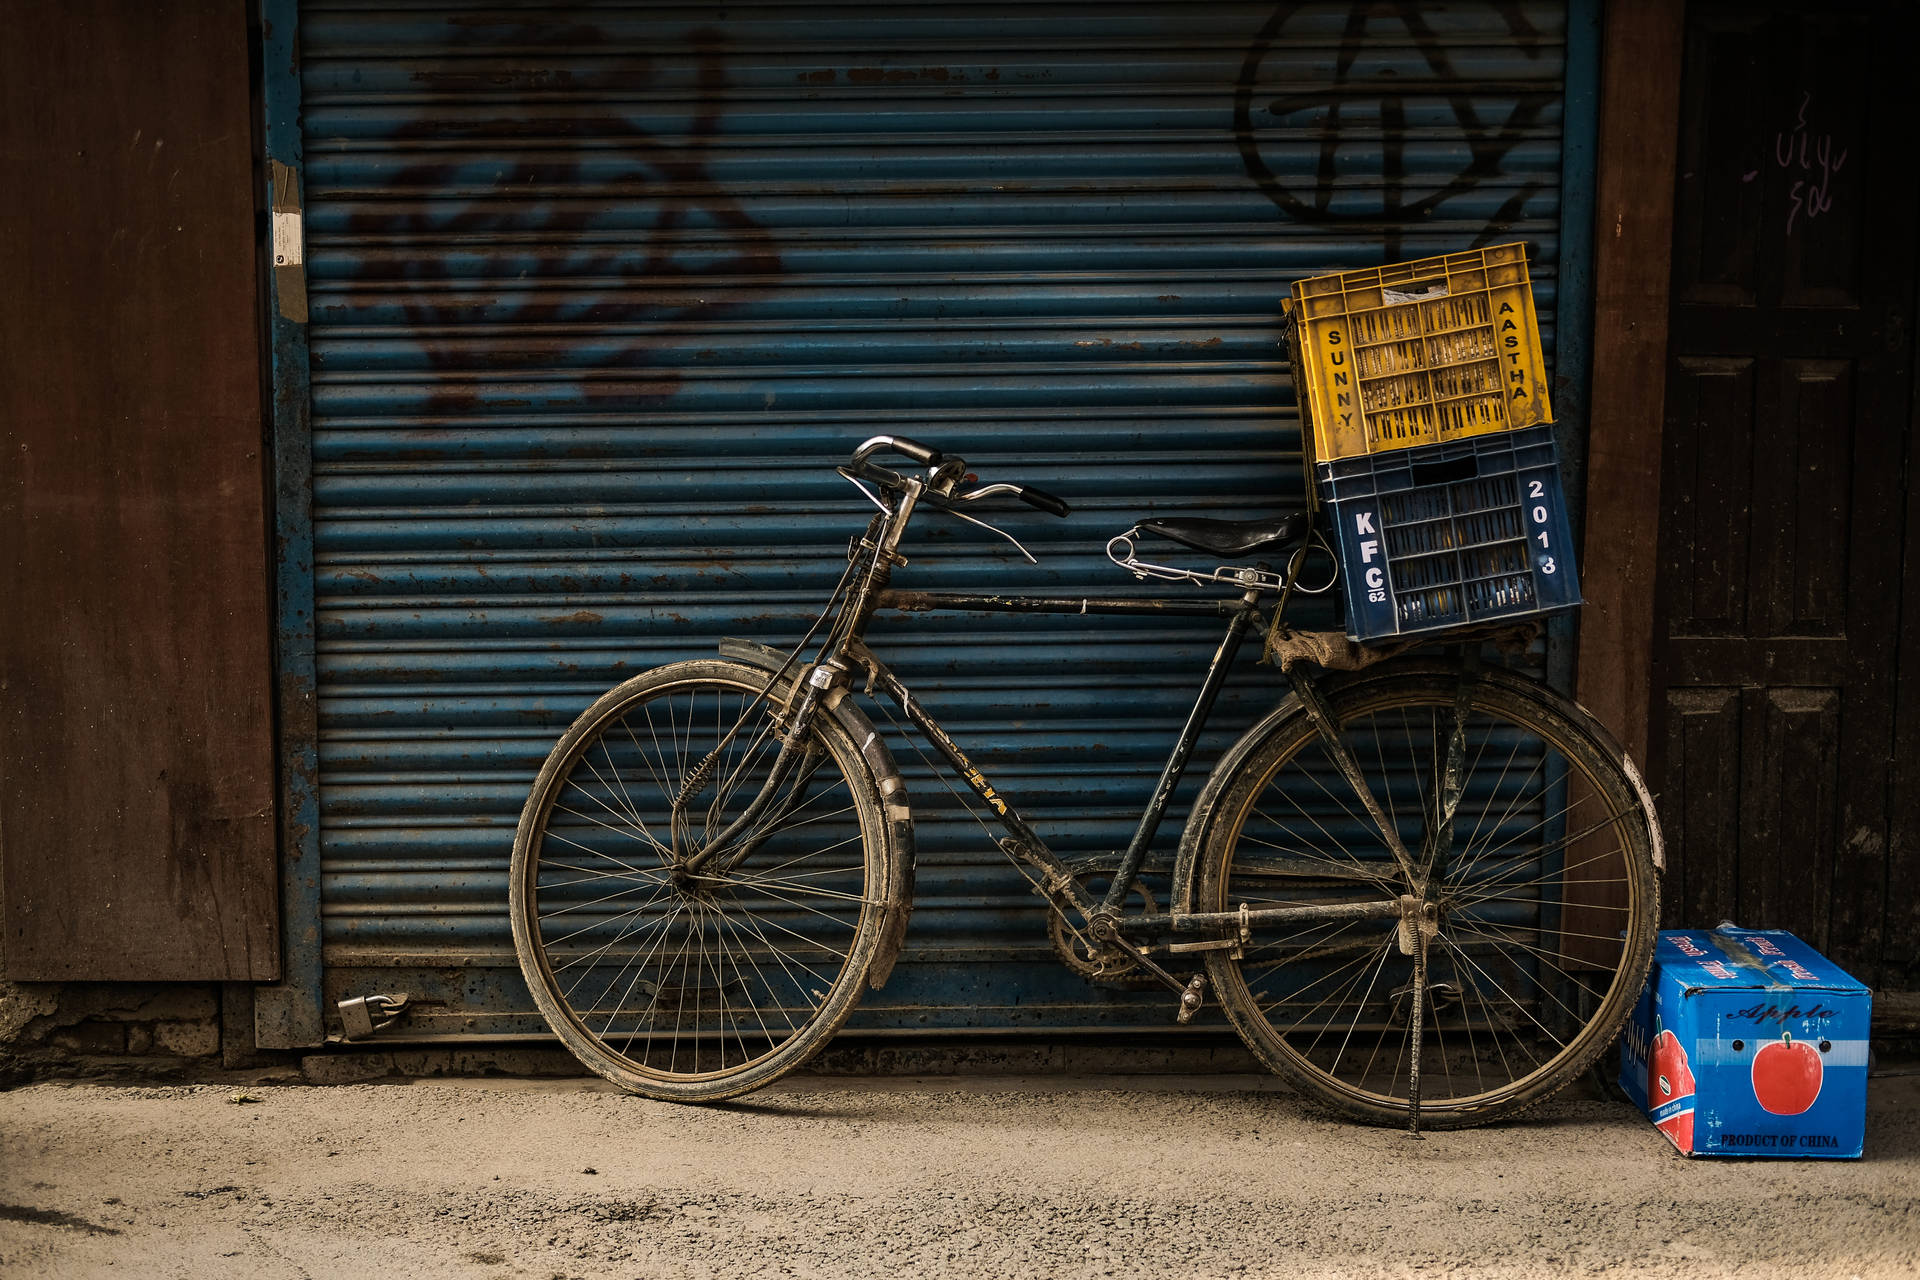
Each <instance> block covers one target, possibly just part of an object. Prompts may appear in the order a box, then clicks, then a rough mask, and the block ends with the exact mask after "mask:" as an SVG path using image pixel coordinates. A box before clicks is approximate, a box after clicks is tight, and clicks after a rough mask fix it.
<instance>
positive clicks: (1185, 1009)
mask: <svg viewBox="0 0 1920 1280" xmlns="http://www.w3.org/2000/svg"><path fill="white" fill-rule="evenodd" d="M1206 989H1207V975H1206V974H1204V973H1196V974H1194V975H1193V981H1192V982H1189V983H1188V984H1187V986H1186V989H1185V990H1184V991H1182V992H1181V993H1180V1013H1179V1015H1178V1021H1179V1023H1180V1025H1181V1026H1185V1025H1186V1024H1187V1023H1189V1022H1192V1021H1193V1015H1194V1014H1196V1013H1198V1012H1200V1006H1201V1004H1202V1003H1204V1002H1205V996H1204V995H1203V993H1204V992H1205V991H1206Z"/></svg>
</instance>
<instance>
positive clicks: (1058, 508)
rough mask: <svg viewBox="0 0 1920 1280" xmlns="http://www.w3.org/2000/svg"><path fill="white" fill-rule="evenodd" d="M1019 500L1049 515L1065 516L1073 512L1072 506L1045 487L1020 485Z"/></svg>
mask: <svg viewBox="0 0 1920 1280" xmlns="http://www.w3.org/2000/svg"><path fill="white" fill-rule="evenodd" d="M1020 501H1022V502H1024V503H1026V504H1027V505H1028V506H1030V507H1036V508H1038V509H1039V510H1041V511H1044V512H1046V513H1047V514H1048V515H1050V516H1060V517H1062V518H1065V517H1066V516H1070V515H1072V514H1073V508H1072V507H1070V506H1068V505H1067V504H1066V503H1065V502H1063V501H1061V500H1060V499H1059V498H1056V497H1054V496H1053V495H1052V494H1050V493H1048V492H1047V491H1046V490H1045V489H1036V488H1034V487H1033V486H1032V485H1030V484H1023V485H1021V486H1020Z"/></svg>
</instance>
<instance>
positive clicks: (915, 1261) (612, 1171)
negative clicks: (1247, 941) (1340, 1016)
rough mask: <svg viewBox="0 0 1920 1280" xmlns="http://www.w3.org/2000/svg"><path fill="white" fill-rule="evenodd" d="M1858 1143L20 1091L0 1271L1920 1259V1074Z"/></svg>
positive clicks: (1052, 1080)
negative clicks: (1729, 1148)
mask: <svg viewBox="0 0 1920 1280" xmlns="http://www.w3.org/2000/svg"><path fill="white" fill-rule="evenodd" d="M1868 1132H1869V1135H1870V1136H1869V1139H1868V1149H1867V1157H1866V1159H1864V1160H1860V1161H1813V1160H1805V1161H1792V1160H1789V1161H1719V1162H1707V1161H1687V1160H1683V1159H1681V1158H1679V1157H1678V1156H1676V1155H1674V1154H1673V1152H1672V1151H1671V1150H1670V1149H1669V1148H1668V1146H1667V1145H1666V1143H1665V1141H1664V1140H1663V1139H1662V1138H1661V1137H1660V1136H1659V1135H1658V1134H1656V1133H1655V1132H1654V1130H1653V1129H1652V1128H1650V1127H1649V1126H1648V1125H1647V1124H1646V1122H1645V1121H1644V1120H1643V1119H1641V1118H1640V1117H1639V1116H1638V1115H1637V1114H1636V1113H1635V1112H1633V1111H1631V1110H1630V1109H1629V1108H1628V1107H1627V1106H1626V1105H1625V1104H1624V1103H1617V1102H1612V1101H1606V1100H1602V1099H1600V1098H1597V1097H1592V1096H1587V1097H1582V1096H1578V1091H1576V1092H1575V1095H1574V1096H1568V1097H1564V1098H1563V1099H1561V1100H1557V1101H1555V1102H1553V1103H1550V1104H1548V1105H1547V1106H1546V1107H1544V1108H1542V1109H1541V1110H1540V1112H1539V1113H1538V1115H1537V1116H1535V1117H1530V1118H1528V1119H1527V1120H1525V1121H1524V1122H1520V1123H1515V1124H1511V1125H1508V1126H1505V1127H1502V1128H1498V1129H1480V1130H1471V1131H1467V1132H1460V1133H1445V1134H1435V1135H1432V1136H1430V1137H1429V1138H1427V1139H1426V1140H1425V1141H1421V1142H1414V1141H1410V1140H1409V1139H1408V1138H1407V1137H1406V1136H1405V1135H1403V1134H1400V1133H1396V1132H1392V1131H1386V1130H1378V1129H1363V1128H1356V1127H1353V1126H1350V1125H1347V1124H1344V1123H1340V1122H1337V1121H1334V1120H1332V1119H1330V1118H1328V1117H1326V1116H1323V1115H1320V1114H1317V1113H1315V1112H1313V1111H1311V1110H1309V1109H1308V1108H1306V1107H1305V1106H1304V1105H1302V1104H1301V1103H1299V1102H1298V1101H1296V1100H1295V1099H1293V1098H1292V1097H1290V1096H1289V1095H1287V1094H1286V1093H1285V1092H1284V1091H1282V1090H1281V1089H1280V1088H1279V1087H1278V1086H1277V1084H1276V1083H1275V1082H1273V1081H1271V1080H1269V1079H1267V1078H1264V1077H1260V1078H1254V1077H1208V1078H1195V1077H1137V1076H1135V1077H1101V1078H1079V1079H1071V1078H1059V1077H1049V1078H1015V1079H1004V1078H1003V1079H997V1080H996V1079H981V1078H975V1079H972V1080H969V1081H966V1082H958V1081H955V1080H953V1079H950V1078H949V1079H886V1080H863V1081H839V1080H829V1079H823V1078H819V1077H813V1078H807V1077H800V1078H795V1079H793V1080H790V1081H788V1082H786V1083H784V1084H782V1085H779V1086H776V1087H774V1088H772V1089H769V1090H766V1091H764V1092H762V1093H760V1094H757V1095H754V1096H753V1097H752V1098H751V1099H750V1100H748V1101H745V1102H741V1103H735V1104H729V1105H725V1106H717V1107H708V1108H690V1107H678V1106H669V1105H663V1104H658V1103H651V1102H646V1101H642V1100H639V1099H635V1098H630V1097H626V1096H624V1095H621V1094H619V1093H616V1092H614V1091H612V1090H611V1089H609V1088H607V1087H605V1086H603V1085H601V1084H599V1083H598V1082H590V1081H584V1080H559V1081H552V1080H548V1081H485V1080H471V1081H433V1082H413V1083H393V1084H362V1085H352V1086H339V1087H332V1088H318V1087H312V1086H306V1085H263V1084H258V1083H235V1082H223V1083H219V1084H190V1085H168V1086H159V1087H155V1086H127V1085H103V1084H79V1083H42V1084H35V1085H31V1086H27V1087H23V1088H19V1089H15V1090H13V1091H11V1092H7V1093H0V1274H3V1275H5V1276H8V1277H12V1276H22V1277H25V1276H33V1277H68V1276H79V1277H86V1276H129V1275H131V1276H140V1277H175V1276H177V1277H189V1276H190V1277H195V1278H196V1280H199V1278H202V1277H205V1278H208V1280H219V1278H222V1277H249V1278H252V1277H332V1276H342V1277H345V1276H351V1277H356V1278H357V1277H363V1276H375V1277H384V1276H405V1277H429V1278H432V1277H456V1276H457V1277H475V1278H482V1277H484V1278H488V1280H496V1278H497V1280H510V1278H517V1277H531V1278H534V1280H560V1278H561V1277H610V1278H612V1277H617V1278H620V1280H634V1278H636V1277H730V1278H731V1277H747V1276H763V1275H766V1276H802V1277H863V1276H894V1275H912V1276H915V1277H930V1278H938V1277H974V1276H985V1277H995V1278H996V1280H997V1278H1000V1277H1020V1276H1052V1275H1058V1276H1106V1275H1113V1276H1126V1277H1143V1276H1145V1277H1158V1276H1167V1277H1189V1276H1289V1277H1319V1276H1367V1277H1374V1276H1413V1275H1419V1276H1428V1275H1449V1274H1451V1275H1463V1276H1476V1277H1479V1276H1487V1277H1522V1276H1525V1277H1535V1276H1553V1275H1571V1274H1598V1273H1611V1274H1618V1275H1631V1276H1656V1277H1657V1276H1673V1277H1682V1276H1684V1277H1687V1278H1688V1280H1709V1278H1711V1277H1721V1276H1742V1277H1758V1276H1783V1277H1784V1276H1792V1277H1796V1278H1797V1280H1798V1278H1805V1280H1817V1278H1819V1277H1848V1276H1859V1277H1889V1276H1913V1275H1916V1274H1920V1209H1917V1208H1916V1196H1920V1075H1914V1074H1892V1075H1883V1076H1881V1077H1879V1078H1877V1079H1875V1080H1874V1081H1873V1083H1872V1088H1871V1092H1870V1119H1869V1130H1868Z"/></svg>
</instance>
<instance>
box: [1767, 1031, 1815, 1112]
mask: <svg viewBox="0 0 1920 1280" xmlns="http://www.w3.org/2000/svg"><path fill="white" fill-rule="evenodd" d="M1823 1071H1824V1068H1823V1067H1822V1066H1821V1064H1820V1051H1819V1050H1818V1049H1816V1048H1814V1047H1813V1046H1812V1045H1810V1044H1808V1043H1807V1042H1806V1041H1805V1040H1795V1039H1794V1038H1793V1036H1792V1035H1790V1034H1788V1033H1787V1032H1784V1031H1783V1032H1781V1033H1780V1038H1779V1039H1778V1040H1773V1041H1770V1042H1768V1043H1767V1044H1763V1045H1761V1046H1760V1048H1759V1049H1757V1050H1756V1051H1755V1052H1754V1055H1753V1096H1754V1097H1755V1098H1757V1099H1758V1100H1759V1102H1760V1105H1761V1106H1763V1107H1765V1108H1766V1109H1767V1110H1768V1111H1771V1112H1772V1113H1773V1114H1774V1115H1776V1116H1797V1115H1799V1114H1800V1113H1801V1112H1803V1111H1805V1110H1806V1109H1807V1108H1808V1107H1811V1106H1812V1105H1813V1104H1814V1102H1815V1100H1817V1099H1818V1098H1819V1097H1820V1077H1821V1075H1822V1073H1823Z"/></svg>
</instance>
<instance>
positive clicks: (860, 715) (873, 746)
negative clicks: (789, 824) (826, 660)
mask: <svg viewBox="0 0 1920 1280" xmlns="http://www.w3.org/2000/svg"><path fill="white" fill-rule="evenodd" d="M720 656H721V657H723V658H726V659H727V660H729V661H731V662H740V663H745V664H746V665H747V666H750V667H758V668H759V669H760V670H762V671H765V672H767V673H768V674H774V673H777V672H779V671H780V669H781V668H782V667H784V666H786V664H787V655H786V654H785V653H782V652H781V651H780V650H778V649H774V648H771V647H770V646H768V645H764V644H759V643H756V642H755V641H752V640H735V639H726V640H722V641H721V642H720ZM798 674H799V673H798V672H797V671H794V672H790V673H789V678H791V677H792V676H795V675H798ZM821 705H822V706H824V707H825V708H826V710H827V714H828V715H830V716H832V717H833V718H834V720H835V722H837V723H838V724H839V726H840V727H841V728H842V729H844V730H845V731H846V732H847V735H848V736H849V737H850V738H852V739H853V741H854V742H855V743H857V744H859V747H860V756H861V759H863V760H864V761H866V765H867V770H868V772H870V773H872V775H873V781H874V785H875V786H876V787H878V788H879V791H880V803H881V805H882V807H883V809H884V811H885V830H886V838H887V850H886V856H885V858H883V859H882V866H883V867H884V873H883V874H884V875H885V877H886V880H885V883H884V884H882V885H881V886H880V891H881V892H880V901H881V902H882V903H883V904H884V905H883V906H882V908H881V909H882V910H883V911H884V912H885V913H886V917H885V919H884V920H883V921H882V923H881V931H880V945H879V946H878V948H876V949H875V951H874V954H873V963H872V964H871V965H869V966H868V967H867V985H868V986H869V987H871V988H872V989H873V990H875V991H878V990H879V989H880V988H881V987H883V986H885V985H886V982H887V977H888V975H890V974H891V973H892V972H893V965H894V961H896V960H898V959H899V958H900V947H901V945H902V944H903V943H904V942H905V941H906V936H907V921H908V919H909V918H910V917H911V916H912V914H913V868H914V856H913V810H912V809H911V808H910V807H909V806H908V804H907V784H906V782H905V780H904V779H902V778H901V776H900V770H899V769H898V768H897V767H896V766H895V765H894V763H893V753H892V752H891V751H889V750H887V744H886V741H885V739H883V738H881V736H880V734H879V732H878V731H877V730H876V729H875V728H874V727H873V722H872V721H871V720H869V719H867V713H866V712H864V711H862V710H861V709H860V706H859V704H858V703H856V702H855V701H854V700H853V699H852V698H850V697H848V696H847V690H845V689H834V690H832V691H830V692H829V693H828V695H827V696H826V698H825V699H824V700H823V701H822V703H821Z"/></svg>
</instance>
